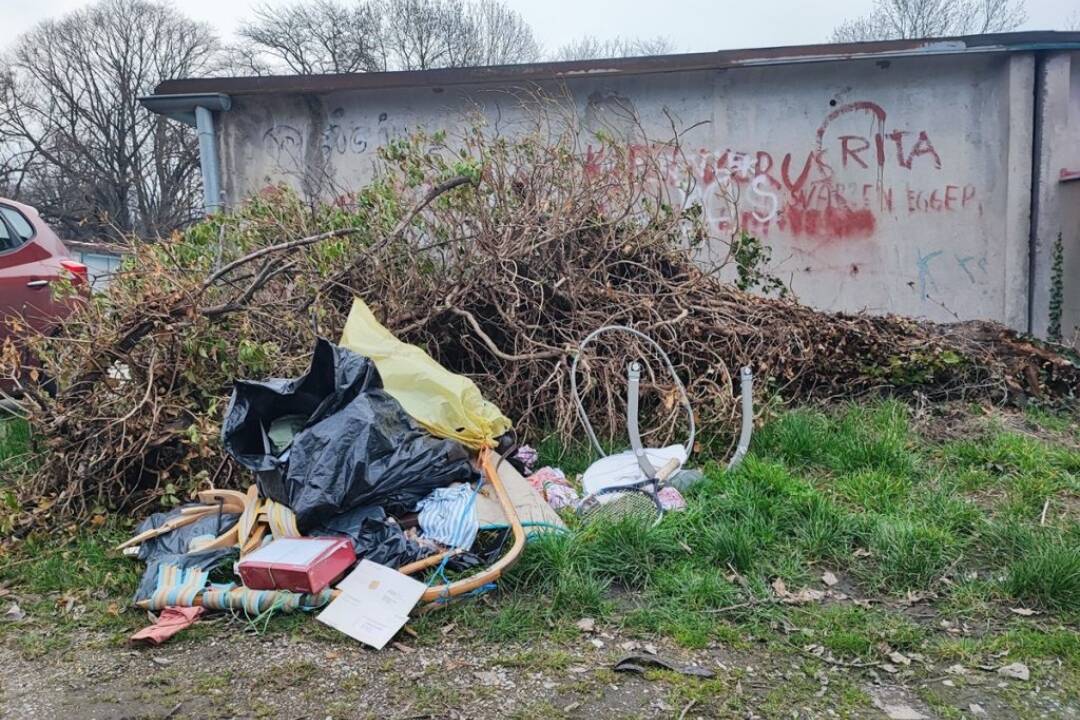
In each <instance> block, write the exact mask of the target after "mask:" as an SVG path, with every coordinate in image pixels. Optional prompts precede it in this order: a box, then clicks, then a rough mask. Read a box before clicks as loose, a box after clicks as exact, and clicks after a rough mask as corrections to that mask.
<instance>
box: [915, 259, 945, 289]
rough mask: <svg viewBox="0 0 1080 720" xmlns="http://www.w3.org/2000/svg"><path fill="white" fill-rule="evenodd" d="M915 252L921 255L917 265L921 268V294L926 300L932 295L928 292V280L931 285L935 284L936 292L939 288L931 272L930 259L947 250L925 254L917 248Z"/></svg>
mask: <svg viewBox="0 0 1080 720" xmlns="http://www.w3.org/2000/svg"><path fill="white" fill-rule="evenodd" d="M915 252H916V254H917V255H918V256H919V259H918V261H917V262H916V265H917V266H918V268H919V295H921V296H922V299H923V300H925V299H926V298H928V297H930V296H929V295H928V294H927V292H926V284H927V282H928V281H929V283H930V284H931V285H933V286H934V292H937V289H938V286H937V283H936V282H935V281H934V276H933V275H931V274H930V261H931V260H933V259H934V258H936V257H937V256H938V255H943V254H944V253H945V251H944V250H935V251H934V252H932V253H929V254H927V255H923V254H922V250H916V251H915Z"/></svg>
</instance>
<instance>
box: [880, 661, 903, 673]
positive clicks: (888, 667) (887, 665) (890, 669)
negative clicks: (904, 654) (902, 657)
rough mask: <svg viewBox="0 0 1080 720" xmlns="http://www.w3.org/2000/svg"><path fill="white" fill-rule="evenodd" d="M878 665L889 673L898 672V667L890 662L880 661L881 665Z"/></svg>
mask: <svg viewBox="0 0 1080 720" xmlns="http://www.w3.org/2000/svg"><path fill="white" fill-rule="evenodd" d="M879 667H880V668H881V669H882V670H884V671H885V672H887V673H891V674H896V673H898V672H900V668H898V667H896V666H895V665H893V664H892V663H881V665H880V666H879Z"/></svg>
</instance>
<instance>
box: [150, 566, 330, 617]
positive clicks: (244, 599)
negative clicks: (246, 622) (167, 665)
mask: <svg viewBox="0 0 1080 720" xmlns="http://www.w3.org/2000/svg"><path fill="white" fill-rule="evenodd" d="M209 576H210V573H209V571H206V570H200V569H198V568H191V569H189V570H183V569H181V568H180V567H179V566H177V565H169V564H167V563H165V564H162V565H161V566H160V567H159V568H158V584H157V588H156V589H155V590H154V594H153V595H151V596H150V599H149V600H148V601H147V604H146V607H147V608H148V609H150V610H163V609H165V608H167V607H192V606H195V605H199V604H201V605H202V606H203V607H205V608H206V609H207V610H243V611H245V612H247V613H248V614H249V615H258V614H260V613H263V612H266V611H267V610H271V609H273V610H280V611H281V612H286V613H291V612H295V611H297V610H313V609H315V608H320V607H322V606H323V605H326V604H327V603H328V602H330V598H331V593H332V592H333V591H332V590H331V589H330V588H326V589H325V590H323V591H322V592H321V593H318V594H317V595H307V594H303V593H294V592H289V591H288V590H251V589H250V588H246V587H243V586H240V585H237V584H236V583H224V584H213V583H211V584H210V585H209V586H207V578H208V577H209ZM200 595H201V603H200V602H197V600H198V599H199V597H200Z"/></svg>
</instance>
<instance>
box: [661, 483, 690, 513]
mask: <svg viewBox="0 0 1080 720" xmlns="http://www.w3.org/2000/svg"><path fill="white" fill-rule="evenodd" d="M656 499H657V500H659V501H660V507H662V508H664V511H665V512H671V511H672V510H685V509H686V499H685V498H684V497H683V496H682V493H681V492H679V491H678V490H677V489H676V488H673V487H671V486H670V485H668V486H667V487H662V488H660V490H658V491H657V493H656Z"/></svg>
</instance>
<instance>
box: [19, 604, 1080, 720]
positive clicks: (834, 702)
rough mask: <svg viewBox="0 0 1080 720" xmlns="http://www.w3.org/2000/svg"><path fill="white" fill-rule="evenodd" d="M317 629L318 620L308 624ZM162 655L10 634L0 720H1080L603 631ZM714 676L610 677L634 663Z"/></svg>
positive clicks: (1026, 699)
mask: <svg viewBox="0 0 1080 720" xmlns="http://www.w3.org/2000/svg"><path fill="white" fill-rule="evenodd" d="M309 624H310V625H316V623H309ZM205 625H206V626H204V627H196V628H195V629H194V631H188V633H189V634H188V635H187V636H180V637H178V638H175V639H174V640H173V641H171V642H170V643H168V644H166V645H164V646H162V647H158V648H132V647H129V646H127V645H125V644H123V643H122V642H121V641H120V640H119V639H117V638H116V637H115V636H110V635H108V634H105V633H97V632H86V633H84V634H81V635H80V636H79V637H77V638H72V639H71V640H72V642H71V643H70V645H69V646H68V647H66V648H65V649H63V650H58V651H54V652H45V653H43V654H40V655H36V656H35V657H33V658H30V657H27V655H26V653H24V652H20V651H19V650H18V649H17V642H15V641H16V640H17V637H18V636H17V634H13V633H9V634H8V636H7V642H6V644H7V645H8V648H7V650H6V651H5V653H4V654H5V656H6V657H5V662H4V663H2V664H0V715H2V717H4V718H11V719H12V720H16V719H19V718H70V717H79V718H97V719H100V720H120V719H121V718H295V719H299V718H312V719H314V720H326V719H328V718H379V719H384V718H392V719H397V720H404V719H405V718H590V719H591V720H596V719H598V718H609V717H619V718H679V719H681V720H685V719H687V718H714V717H732V718H757V717H763V718H764V717H777V718H781V717H782V718H817V717H855V718H892V719H893V720H902V719H903V718H909V719H911V720H918V719H919V718H968V717H971V718H979V717H989V718H1013V717H1033V718H1034V717H1038V718H1042V717H1045V718H1066V719H1069V718H1080V711H1078V703H1077V699H1076V697H1075V696H1072V697H1070V695H1069V692H1068V691H1067V690H1066V689H1064V688H1061V687H1057V686H1056V685H1055V683H1054V681H1053V679H1052V677H1053V674H1052V667H1050V666H1048V667H1045V668H1044V667H1041V666H1035V665H1033V666H1032V678H1031V680H1030V681H1028V682H1022V681H1017V680H1011V679H1007V678H1004V677H1002V676H1000V675H999V674H997V673H995V672H991V671H987V670H980V669H978V668H968V669H964V671H963V672H960V671H958V670H957V669H956V668H949V669H946V668H943V667H937V666H933V665H932V664H931V665H928V666H925V667H920V668H915V669H910V670H908V669H905V670H901V671H900V672H899V673H897V674H893V675H889V674H886V673H881V672H877V671H875V670H874V669H873V668H855V667H845V666H839V665H832V664H830V663H828V662H819V661H817V660H815V659H813V658H810V657H804V656H803V655H802V654H799V653H794V654H793V653H788V652H782V651H779V650H777V649H776V648H772V649H769V648H767V647H766V646H764V645H752V646H749V647H748V648H746V649H744V650H739V651H733V650H730V649H728V648H726V647H725V646H722V645H719V644H717V645H715V646H713V647H709V648H706V649H703V650H696V651H688V650H685V649H681V648H678V647H677V646H675V645H673V644H671V643H669V642H665V641H663V640H655V641H651V642H645V641H642V640H641V639H633V640H631V639H625V638H621V637H620V636H618V635H617V634H612V633H608V632H604V631H601V632H599V633H596V634H592V635H583V636H581V637H578V638H574V639H572V640H569V641H566V642H562V643H556V642H552V641H545V640H539V641H534V642H529V643H522V644H510V645H507V644H502V645H494V644H486V643H481V642H473V641H469V640H467V639H462V638H457V637H455V633H454V632H453V631H452V630H451V631H450V632H449V633H447V634H446V635H445V636H443V637H442V638H440V639H439V640H437V641H436V640H434V639H428V640H427V641H426V642H420V641H416V640H413V639H411V638H409V637H404V641H403V642H400V643H397V644H396V645H394V646H392V647H388V648H387V649H385V650H383V651H381V652H375V651H371V650H367V649H364V648H362V647H361V646H359V645H357V644H354V643H352V642H351V641H348V640H339V639H337V638H334V637H328V636H327V635H326V633H325V632H324V631H322V630H318V629H317V630H314V631H310V630H307V629H306V625H305V626H304V628H302V629H301V630H300V631H297V632H292V633H278V634H270V635H263V636H257V635H253V634H251V633H249V632H246V631H245V630H244V629H243V626H242V624H241V623H237V622H231V623H230V622H228V621H225V620H219V621H217V622H214V623H210V624H205ZM649 651H653V652H655V653H656V654H658V655H660V656H662V657H665V658H668V659H670V660H675V661H678V662H681V663H689V664H694V665H696V666H697V667H700V668H707V669H709V670H712V671H713V672H714V673H715V677H713V678H712V679H700V678H696V677H689V676H684V675H679V674H675V673H666V672H650V673H648V674H646V675H644V676H641V675H635V674H624V673H615V672H612V670H611V666H612V664H613V663H614V661H616V660H617V659H619V658H620V657H622V656H624V655H626V654H628V653H648V652H649Z"/></svg>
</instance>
